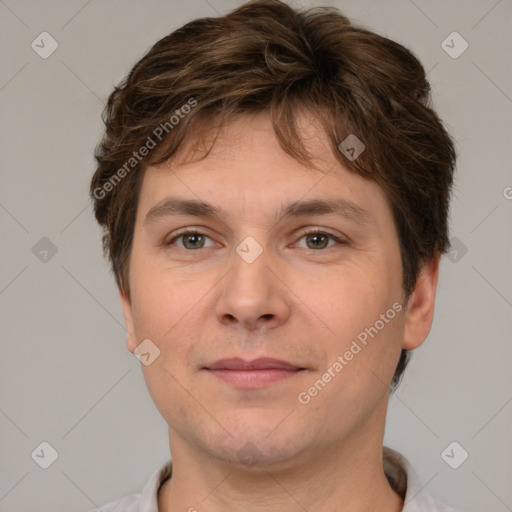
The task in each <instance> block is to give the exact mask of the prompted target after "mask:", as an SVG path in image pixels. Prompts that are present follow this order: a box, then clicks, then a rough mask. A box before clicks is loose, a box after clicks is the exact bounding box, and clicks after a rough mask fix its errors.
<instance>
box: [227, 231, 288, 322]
mask: <svg viewBox="0 0 512 512" xmlns="http://www.w3.org/2000/svg"><path fill="white" fill-rule="evenodd" d="M266 247H268V246H266ZM266 247H265V249H264V247H263V244H260V243H259V242H258V241H257V240H256V238H255V237H253V236H248V237H246V238H245V239H244V240H242V242H241V243H239V244H238V246H237V247H236V249H235V251H234V252H233V254H232V256H231V259H230V272H229V273H228V275H227V276H226V279H225V281H224V284H223V290H222V294H221V296H220V297H219V300H218V303H217V315H218V318H219V321H221V322H227V321H229V322H235V321H238V322H239V323H241V324H243V325H244V326H245V327H254V326H255V325H257V324H259V323H262V322H266V323H268V322H269V321H272V322H274V323H280V322H282V321H284V319H285V318H286V317H287V306H286V297H285V288H284V287H281V286H279V283H278V282H277V280H276V277H275V275H274V272H275V270H274V272H272V271H271V270H270V268H269V267H271V265H272V264H273V262H274V261H275V260H274V258H273V257H272V255H271V254H270V252H269V249H267V248H266Z"/></svg>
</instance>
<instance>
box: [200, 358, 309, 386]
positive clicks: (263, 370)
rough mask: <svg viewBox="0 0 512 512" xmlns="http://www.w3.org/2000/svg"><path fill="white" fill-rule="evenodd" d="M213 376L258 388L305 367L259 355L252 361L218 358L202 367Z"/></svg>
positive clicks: (287, 376) (232, 382)
mask: <svg viewBox="0 0 512 512" xmlns="http://www.w3.org/2000/svg"><path fill="white" fill-rule="evenodd" d="M204 369H205V370H208V371H209V372H210V373H211V374H212V375H214V376H215V377H217V378H219V379H221V380H223V381H226V382H229V383H231V384H233V385H235V386H237V387H242V388H258V387H263V386H266V385H268V384H272V383H274V382H278V381H281V380H284V379H289V378H291V377H293V376H296V375H297V374H298V373H300V372H301V371H302V370H305V368H301V367H299V366H296V365H294V364H291V363H288V362H287V361H282V360H280V359H273V358H268V357H261V358H259V359H253V360H252V361H245V360H244V359H241V358H238V357H235V358H229V359H220V360H218V361H216V362H215V363H213V364H211V365H209V366H207V367H205V368H204Z"/></svg>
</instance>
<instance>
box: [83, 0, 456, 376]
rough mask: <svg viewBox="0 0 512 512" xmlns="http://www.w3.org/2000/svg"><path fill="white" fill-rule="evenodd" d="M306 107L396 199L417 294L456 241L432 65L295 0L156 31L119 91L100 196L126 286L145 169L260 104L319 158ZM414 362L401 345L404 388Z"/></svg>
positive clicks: (95, 183) (118, 274)
mask: <svg viewBox="0 0 512 512" xmlns="http://www.w3.org/2000/svg"><path fill="white" fill-rule="evenodd" d="M302 110H306V111H308V112H310V113H312V114H314V115H315V116H316V117H317V118H318V120H319V121H320V122H321V126H322V127H323V128H324V130H325V133H326V135H327V137H328V140H329V143H330V145H331V147H332V151H333V153H334V155H335V157H336V158H337V159H338V160H339V161H340V162H341V163H342V164H343V165H345V166H346V167H348V168H349V169H350V170H351V171H353V172H355V173H357V174H359V175H361V176H363V177H365V178H367V179H369V180H372V181H374V182H376V183H377V184H378V185H380V187H381V188H382V189H383V191H384V193H385V194H386V196H387V197H388V199H389V201H390V204H391V207H392V212H393V216H394V220H395V222H396V226H397V231H398V235H399V243H400V252H401V258H402V267H403V289H404V296H405V298H407V297H408V296H409V295H410V293H411V292H412V291H413V289H414V287H415V284H416V281H417V279H418V273H419V268H420V265H421V264H422V263H424V262H427V261H429V260H430V259H432V258H433V257H435V256H437V255H438V254H440V253H443V252H446V251H447V249H448V247H449V242H448V221H447V218H448V207H449V196H450V191H451V186H452V177H453V170H454V166H455V151H454V147H453V142H452V140H451V138H450V136H449V134H448V133H447V132H446V130H445V129H444V127H443V124H442V122H441V121H440V119H439V117H438V116H437V114H436V113H435V112H434V110H433V109H432V108H431V107H430V85H429V83H428V82H427V79H426V76H425V70H424V69H423V67H422V65H421V63H420V62H419V61H418V59H417V58H416V57H415V56H414V55H413V54H412V53H411V52H410V51H409V50H407V49H406V48H404V47H403V46H401V45H400V44H398V43H396V42H394V41H391V40H390V39H387V38H385V37H382V36H380V35H378V34H376V33H374V32H371V31H369V30H366V29H363V28H360V27H356V26H354V25H353V24H351V22H350V21H349V20H348V19H347V18H346V17H345V16H343V15H341V14H340V12H339V11H338V10H337V9H335V8H330V7H321V8H320V7H316V8H312V9H307V10H295V9H292V8H291V7H290V6H288V5H287V4H285V3H283V2H281V1H279V0H256V1H252V2H248V3H246V4H244V5H242V6H241V7H239V8H238V9H236V10H235V11H233V12H231V13H230V14H228V15H226V16H221V17H218V18H201V19H196V20H194V21H191V22H189V23H187V24H186V25H184V26H183V27H181V28H179V29H178V30H176V31H174V32H172V33H171V34H169V35H167V36H166V37H164V38H163V39H161V40H160V41H158V42H157V43H156V44H155V45H154V46H153V47H152V48H151V49H150V50H149V52H148V53H147V54H146V55H145V56H144V57H143V58H142V59H141V60H140V61H139V62H137V63H136V64H135V66H134V67H133V69H132V70H131V71H130V73H129V74H128V76H127V77H126V78H125V79H124V80H123V81H122V82H121V83H120V84H119V85H118V86H116V87H115V89H114V91H113V92H112V93H111V94H110V96H109V99H108V104H107V106H106V108H105V111H104V113H103V120H104V123H105V134H104V136H103V139H102V141H101V143H100V144H99V145H98V147H97V149H96V154H95V156H96V160H97V162H98V166H97V169H96V172H95V174H94V177H93V178H92V182H91V188H90V192H91V197H92V200H93V202H94V212H95V216H96V219H97V221H98V222H99V224H100V225H101V226H102V227H103V228H104V236H103V246H104V250H105V253H106V255H108V257H109V258H110V261H111V264H112V270H113V272H114V275H115V278H116V282H117V284H118V286H119V288H120V289H121V290H122V291H124V292H125V293H127V294H129V282H128V275H129V274H128V270H129V261H130V252H131V245H132V239H133V231H134V224H135V215H136V209H137V202H138V194H139V190H140V185H141V182H142V177H143V175H144V170H145V168H146V167H147V166H148V165H155V164H159V163H162V162H165V161H166V160H168V159H169V158H170V157H171V156H173V155H175V154H176V153H177V151H178V150H179V149H180V147H182V146H183V144H184V142H185V141H186V140H187V137H188V138H190V137H192V135H191V134H194V135H193V136H194V137H196V136H198V133H200V129H201V127H204V129H205V130H206V129H207V127H210V128H211V120H212V119H213V120H216V121H217V122H218V124H217V126H218V128H220V127H222V126H223V125H224V124H225V123H226V122H228V121H229V119H230V118H233V116H238V115H248V114H257V113H261V112H266V113H268V114H269V115H270V119H271V121H272V125H273V128H274V131H275V134H276V136H277V138H278V141H279V144H280V145H281V147H282V148H283V150H284V151H286V152H287V153H288V154H290V155H291V156H293V157H294V158H296V159H297V160H299V161H301V162H305V163H309V164H311V160H310V158H309V155H308V153H307V151H306V150H305V147H304V145H303V143H302V140H301V137H300V136H299V130H298V125H297V116H298V113H299V112H300V111H302ZM206 119H208V120H209V121H210V122H208V123H206V122H205V121H206ZM193 128H194V130H193ZM349 134H354V135H356V136H357V138H358V139H360V140H361V141H362V142H363V143H364V145H365V149H364V151H363V152H362V153H361V154H360V155H359V156H358V158H356V159H350V158H347V155H346V154H343V153H342V151H341V150H340V149H339V145H340V143H341V142H342V141H343V140H345V139H346V137H347V136H348V135H349ZM157 135H158V136H157ZM150 141H151V142H150ZM157 142H158V144H156V143H157ZM156 145H157V146H158V147H157V148H156V149H153V147H154V146H156ZM144 147H146V150H145V151H142V148H144ZM205 156H206V155H205ZM407 360H408V351H406V350H403V351H402V354H401V357H400V362H399V364H398V367H397V370H396V372H395V376H394V378H393V386H396V385H397V384H398V382H399V380H400V376H401V374H402V372H403V370H404V369H405V366H406V364H407Z"/></svg>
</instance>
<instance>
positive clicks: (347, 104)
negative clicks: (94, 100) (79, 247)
mask: <svg viewBox="0 0 512 512" xmlns="http://www.w3.org/2000/svg"><path fill="white" fill-rule="evenodd" d="M105 124H106V132H105V135H104V138H103V140H102V142H101V144H100V145H99V146H98V149H97V153H96V158H97V161H98V168H97V170H96V173H95V175H94V177H93V180H92V183H91V195H92V198H93V200H94V207H95V214H96V218H97V220H98V222H99V223H100V224H101V225H102V226H103V228H104V233H105V235H104V248H105V251H106V253H107V254H108V256H109V257H110V260H111V263H112V268H113V271H114V275H115V277H116V281H117V284H118V287H119V291H120V298H121V303H122V308H123V313H124V318H125V323H126V328H127V331H128V340H127V348H128V350H129V351H130V352H132V353H133V354H135V355H137V356H138V357H139V358H140V360H141V362H142V363H143V366H142V369H143V374H144V378H145V381H146V384H147V386H148V389H149V392H150V394H151V396H152V398H153V400H154V402H155V405H156V406H157V408H158V410H159V411H160V413H161V414H162V416H163V417H164V418H165V420H166V421H167V423H168V425H169V444H170V452H171V455H172V463H171V461H169V463H168V464H166V465H165V466H163V467H162V468H159V469H158V470H157V471H155V473H154V474H153V475H152V476H151V478H150V480H149V481H148V483H147V485H146V486H145V488H144V490H143V492H142V494H140V495H133V496H127V497H125V498H123V499H121V500H118V501H116V502H114V503H111V504H108V505H106V506H105V507H103V510H104V511H114V510H118V511H121V510H122V511H123V512H135V511H137V512H149V511H152V512H156V511H160V512H177V511H189V512H193V511H200V512H202V511H205V512H218V511H222V512H225V511H244V512H260V511H280V512H291V511H299V510H302V511H308V512H332V511H344V512H362V511H369V510H371V511H374V512H398V511H401V510H403V511H404V512H418V511H449V510H453V509H451V508H450V507H448V506H445V505H442V504H440V503H438V502H436V501H435V500H434V499H433V498H431V497H430V496H428V495H427V494H426V493H425V492H424V491H422V489H421V485H420V484H419V482H418V480H417V478H416V476H415V475H414V472H413V470H412V468H411V466H410V465H409V463H408V462H407V460H406V459H405V458H403V457H402V456H401V455H400V454H398V453H397V452H394V451H392V450H390V449H388V448H383V446H382V444H383V436H384V426H385V417H386V409H387V404H388V398H389V393H390V390H393V389H394V387H396V385H398V383H399V380H400V376H401V374H402V372H403V370H404V368H405V366H406V363H407V359H408V355H409V351H410V350H413V349H415V348H417V347H418V346H419V345H420V344H421V343H422V342H423V341H424V340H425V338H426V337H427V335H428V333H429V330H430V327H431V324H432V319H433V311H434V301H435V292H436V286H437V280H438V272H439V259H440V256H441V254H442V253H444V252H446V250H447V247H448V227H447V215H448V204H449V195H450V189H451V184H452V174H453V169H454V164H455V153H454V149H453V144H452V141H451V139H450V136H449V135H448V134H447V133H446V131H445V129H444V127H443V125H442V123H441V121H440V120H439V118H438V117H437V115H436V114H435V112H434V111H433V110H432V109H431V108H430V107H429V84H428V82H427V81H426V78H425V72H424V70H423V67H422V66H421V64H420V63H419V62H418V60H417V59H416V58H415V57H414V56H413V55H412V54H411V53H410V52H409V51H408V50H406V49H405V48H403V47H402V46H400V45H398V44H397V43H395V42H393V41H390V40H389V39H386V38H383V37H381V36H379V35H377V34H374V33H372V32H370V31H367V30H363V29H360V28H357V27H354V26H353V25H351V23H350V22H349V20H348V19H346V18H345V17H343V16H342V15H341V14H340V13H339V12H338V11H336V10H334V9H313V10H311V11H305V12H298V11H295V10H293V9H292V8H291V7H289V6H287V5H286V4H285V3H282V2H280V1H278V0H260V1H255V2H250V3H247V4H245V5H243V6H241V7H240V8H238V9H237V10H235V11H234V12H232V13H230V14H228V15H227V16H223V17H219V18H214V19H213V18H208V19H199V20H195V21H192V22H191V23H188V24H187V25H185V26H184V27H182V28H180V29H179V30H177V31H175V32H173V33H172V34H170V35H168V36H167V37H165V38H163V39H162V40H161V41H159V42H157V43H156V44H155V45H154V46H153V48H152V49H151V50H150V51H149V52H148V54H147V55H146V56H144V57H143V58H142V59H141V60H140V62H138V63H137V64H136V65H135V66H134V68H133V69H132V71H131V72H130V74H129V75H128V77H127V78H126V80H125V81H124V82H123V83H122V84H120V86H118V87H116V88H115V90H114V92H113V93H112V94H111V95H110V98H109V102H108V107H107V109H106V112H105Z"/></svg>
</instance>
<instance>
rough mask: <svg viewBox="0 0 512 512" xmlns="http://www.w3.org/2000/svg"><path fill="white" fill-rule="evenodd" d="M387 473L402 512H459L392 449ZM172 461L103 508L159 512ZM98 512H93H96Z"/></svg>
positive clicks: (387, 457)
mask: <svg viewBox="0 0 512 512" xmlns="http://www.w3.org/2000/svg"><path fill="white" fill-rule="evenodd" d="M383 466H384V473H385V474H386V477H387V479H388V481H389V483H390V485H391V487H393V489H394V490H395V491H396V492H398V494H400V495H401V496H402V497H403V498H404V508H403V509H402V512H457V511H456V510H455V509H453V508H451V507H449V506H447V505H443V504H442V503H439V502H438V501H436V500H435V499H434V498H432V497H431V496H429V495H428V494H427V492H426V491H424V490H423V489H422V487H421V484H420V482H419V480H418V477H417V476H416V474H415V473H414V470H413V468H412V466H411V464H410V463H409V461H408V460H407V459H406V458H405V457H404V456H403V455H401V454H400V453H398V452H396V451H395V450H392V449H391V448H387V447H384V448H383ZM171 469H172V461H168V462H166V463H165V464H163V465H162V466H160V467H159V468H158V469H157V470H156V471H155V472H154V473H153V474H152V475H151V477H150V478H149V480H148V482H147V483H146V485H145V487H144V489H143V490H142V493H137V494H131V495H129V496H125V497H124V498H121V499H119V500H116V501H112V502H110V503H107V504H106V505H103V506H102V507H101V510H103V512H159V511H158V490H159V488H160V485H161V484H162V483H163V482H164V481H165V480H167V479H168V478H169V477H170V476H171ZM96 511H97V509H94V510H90V511H89V512H96Z"/></svg>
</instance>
